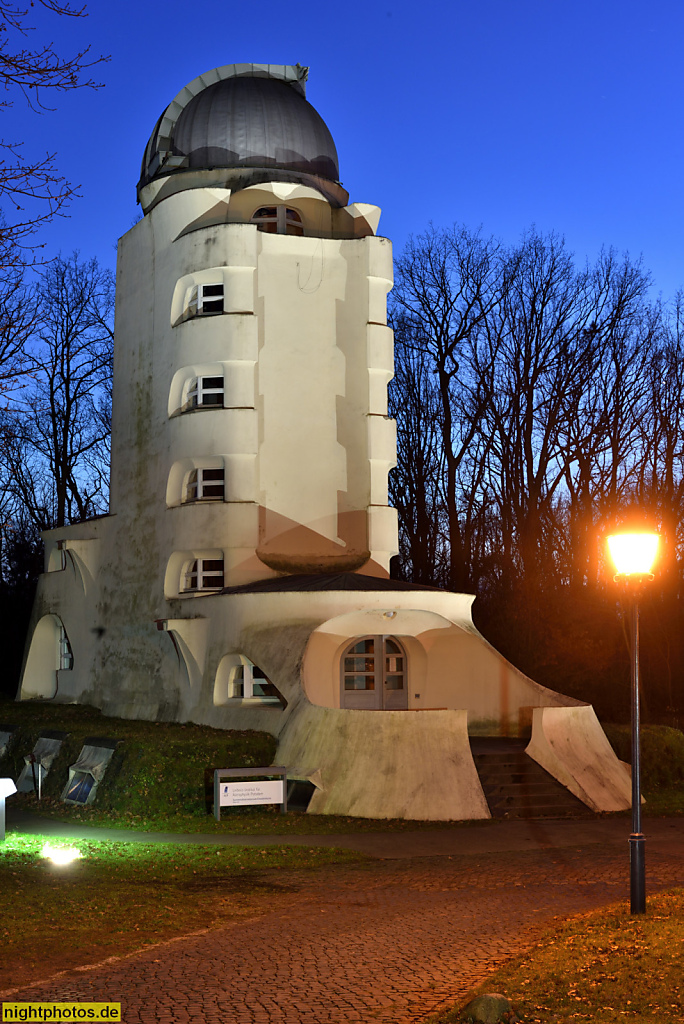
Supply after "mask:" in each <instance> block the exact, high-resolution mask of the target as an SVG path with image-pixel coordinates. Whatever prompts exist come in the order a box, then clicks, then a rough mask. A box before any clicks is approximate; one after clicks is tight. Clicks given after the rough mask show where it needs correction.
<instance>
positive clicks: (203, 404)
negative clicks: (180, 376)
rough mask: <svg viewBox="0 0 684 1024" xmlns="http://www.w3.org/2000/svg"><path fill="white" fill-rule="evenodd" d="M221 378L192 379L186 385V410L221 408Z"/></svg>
mask: <svg viewBox="0 0 684 1024" xmlns="http://www.w3.org/2000/svg"><path fill="white" fill-rule="evenodd" d="M223 392H224V382H223V377H222V376H221V377H213V376H212V377H193V378H192V379H191V380H190V381H189V383H188V391H187V397H186V400H185V408H186V409H211V408H217V407H218V408H223Z"/></svg>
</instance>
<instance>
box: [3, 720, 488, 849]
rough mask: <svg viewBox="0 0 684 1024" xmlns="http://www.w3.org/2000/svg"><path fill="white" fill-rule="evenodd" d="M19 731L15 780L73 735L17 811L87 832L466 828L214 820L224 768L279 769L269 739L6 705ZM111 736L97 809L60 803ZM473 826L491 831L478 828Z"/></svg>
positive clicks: (261, 817) (14, 803)
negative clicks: (41, 743)
mask: <svg viewBox="0 0 684 1024" xmlns="http://www.w3.org/2000/svg"><path fill="white" fill-rule="evenodd" d="M5 722H6V723H8V724H10V725H15V726H17V728H18V731H19V735H18V737H17V736H16V735H15V738H14V740H13V743H12V747H11V749H10V756H9V757H7V758H5V759H4V760H0V776H3V775H9V776H11V777H12V778H14V779H16V778H17V776H18V774H19V771H20V770H21V768H22V766H23V763H24V761H23V757H24V754H27V753H28V752H29V751H30V750H31V749H32V748H33V744H34V743H35V741H36V739H37V737H38V735H39V734H40V733H42V732H44V731H45V730H55V731H60V732H67V733H68V734H69V736H68V738H67V739H66V740H65V741H64V743H63V745H62V749H61V751H60V754H59V757H58V758H56V759H55V761H54V762H53V766H52V768H51V770H50V773H49V774H48V776H47V778H46V781H45V786H44V787H43V794H42V799H41V801H40V803H38V801H37V799H36V797H35V796H34V795H33V794H27V795H21V794H17V795H16V796H12V797H11V798H10V800H9V802H8V807H10V808H11V807H17V808H21V809H25V810H31V811H37V812H39V813H40V814H42V815H44V816H45V817H49V818H53V819H58V820H60V821H70V822H74V823H77V824H83V825H101V826H106V827H108V828H126V829H136V830H140V831H145V832H227V833H231V834H233V833H237V834H244V835H269V834H278V835H280V834H283V835H287V834H303V835H306V834H309V835H312V834H336V833H344V832H377V831H383V832H387V831H416V830H417V829H429V828H449V827H450V825H455V826H458V827H464V825H466V824H467V823H464V822H453V823H450V822H443V821H440V822H429V821H404V820H400V819H383V820H381V821H377V820H374V819H370V818H351V817H342V816H335V815H329V814H316V815H312V814H304V813H298V812H297V811H293V810H290V811H288V813H287V814H280V809H279V807H277V806H276V805H273V806H266V807H259V808H250V807H245V808H231V809H230V810H224V811H223V812H222V813H223V818H222V820H221V822H220V823H218V824H217V823H216V821H215V820H214V817H213V814H212V813H211V811H212V802H213V773H214V769H215V768H233V767H235V768H242V767H249V766H258V765H264V766H265V765H269V764H272V763H273V758H274V757H275V751H276V741H275V740H274V738H273V737H272V736H270V735H268V734H267V733H262V732H227V731H225V730H223V729H211V728H209V727H207V726H200V725H178V724H175V723H160V722H141V721H131V720H129V719H122V718H108V717H106V716H104V715H103V714H102V713H101V712H100V711H98V710H97V709H96V708H91V707H86V706H84V705H77V704H50V703H47V702H42V701H40V702H39V701H24V702H14V701H0V723H5ZM92 736H106V737H111V738H113V739H118V740H121V741H122V742H121V743H120V744H119V746H118V747H117V749H116V751H115V753H114V756H113V758H112V761H111V762H110V765H109V767H108V769H107V773H106V774H105V777H104V779H103V781H102V782H101V783H100V786H99V788H98V792H97V798H96V801H95V803H94V804H92V805H89V806H78V805H72V804H65V803H63V802H62V801H61V800H60V799H59V798H60V794H61V792H62V789H63V788H64V785H65V784H66V781H67V777H68V768H69V765H71V764H73V763H74V762H75V761H76V758H77V757H78V755H79V752H80V750H81V747H82V745H83V742H84V740H85V739H86V738H88V737H92ZM472 824H473V827H476V826H478V825H482V824H486V822H485V823H482V822H474V823H472Z"/></svg>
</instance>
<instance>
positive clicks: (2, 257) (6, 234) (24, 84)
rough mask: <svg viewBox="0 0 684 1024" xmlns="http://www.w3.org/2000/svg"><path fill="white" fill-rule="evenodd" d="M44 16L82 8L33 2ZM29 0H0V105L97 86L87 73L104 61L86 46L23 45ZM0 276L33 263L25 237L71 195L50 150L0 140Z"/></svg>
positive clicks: (39, 109) (50, 0)
mask: <svg viewBox="0 0 684 1024" xmlns="http://www.w3.org/2000/svg"><path fill="white" fill-rule="evenodd" d="M38 3H39V6H40V7H42V8H43V9H44V10H45V11H47V12H49V13H50V14H54V15H57V16H63V17H67V18H82V17H85V8H84V7H73V6H71V4H69V3H68V2H64V0H38ZM29 13H30V14H31V15H35V13H36V7H35V4H34V2H31V3H30V4H29V5H26V4H17V3H13V2H10V0H0V85H2V86H4V99H3V100H1V101H0V107H5V108H7V107H10V106H12V104H13V98H14V96H15V95H16V94H20V95H21V96H22V97H23V98H24V100H25V101H26V102H27V104H28V106H29V107H30V108H31V110H33V111H34V112H36V113H43V112H45V111H47V110H49V109H50V108H49V107H48V106H47V103H46V98H47V96H48V95H50V94H56V93H61V92H68V91H71V90H73V89H79V88H83V87H88V88H99V85H98V83H96V82H95V81H93V80H92V79H91V78H89V77H87V76H88V72H89V69H90V68H92V67H94V66H95V65H96V64H99V63H101V62H102V61H104V60H107V59H108V58H106V57H97V58H94V57H92V56H91V54H90V48H86V49H85V50H81V51H79V52H77V53H75V54H71V55H68V56H63V55H61V54H59V53H58V52H57V50H56V49H55V47H54V45H53V44H52V43H44V44H42V45H38V46H36V47H31V46H29V45H27V40H28V38H29V34H30V33H32V32H34V31H35V26H33V25H31V24H30V23H29V20H28V19H29ZM0 151H2V152H0V211H1V212H2V221H1V222H0V275H1V274H3V273H4V272H6V271H7V269H8V268H10V269H11V272H12V273H16V271H17V270H18V269H20V268H22V267H25V266H27V265H30V264H32V263H33V262H34V259H35V254H34V247H33V246H32V245H31V242H30V236H31V235H32V234H33V233H34V232H35V231H36V229H37V228H38V227H39V226H40V225H41V224H43V223H45V222H46V221H49V220H50V219H52V218H53V217H54V216H55V215H57V214H59V213H60V212H62V211H63V210H64V208H65V206H67V205H68V203H69V202H70V200H71V199H72V198H73V196H74V195H75V188H74V186H73V185H72V184H71V183H70V182H69V181H67V180H66V178H64V177H63V176H62V175H61V174H60V173H59V172H58V170H57V168H56V165H55V154H54V153H47V154H43V155H41V156H33V155H27V154H26V153H25V151H24V144H23V142H22V141H21V140H14V139H7V138H3V139H2V140H1V141H0Z"/></svg>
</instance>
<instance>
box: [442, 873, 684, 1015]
mask: <svg viewBox="0 0 684 1024" xmlns="http://www.w3.org/2000/svg"><path fill="white" fill-rule="evenodd" d="M479 991H480V992H501V993H503V994H504V995H505V996H507V998H508V999H509V1000H510V1002H511V1004H512V1005H513V1007H514V1009H515V1011H516V1013H517V1015H518V1016H519V1017H520V1018H521V1020H522V1021H523V1022H524V1024H582V1022H589V1021H591V1022H592V1024H612V1022H614V1021H636V1022H639V1024H640V1022H642V1021H653V1022H655V1021H681V1020H682V1019H684V889H675V890H672V891H670V892H665V893H659V894H658V895H656V896H649V897H648V906H647V912H646V914H644V915H639V916H631V915H630V913H629V907H628V905H627V904H624V905H619V906H614V907H611V908H608V909H605V910H599V911H594V912H592V913H591V914H587V915H583V916H581V917H577V918H573V919H572V920H571V921H569V922H568V923H567V924H565V925H564V926H562V927H561V928H559V929H557V930H554V931H552V932H549V933H548V934H547V935H545V936H544V937H543V938H542V939H541V940H540V941H539V942H538V943H537V944H536V946H535V947H534V948H533V949H532V950H531V951H530V953H529V954H528V955H527V956H525V957H522V958H520V959H518V960H516V961H514V962H513V963H511V964H508V965H507V966H506V967H504V968H502V969H501V970H499V971H497V972H496V974H493V975H492V976H491V977H490V978H489V979H488V981H487V982H486V984H485V985H483V986H481V987H480V989H479ZM467 1020H468V1017H467V1016H465V1015H464V1014H463V1012H462V1011H461V1010H458V1009H455V1010H452V1011H450V1012H449V1013H446V1014H442V1015H440V1016H438V1017H435V1018H432V1022H433V1024H447V1022H449V1024H451V1022H457V1021H458V1022H460V1021H467Z"/></svg>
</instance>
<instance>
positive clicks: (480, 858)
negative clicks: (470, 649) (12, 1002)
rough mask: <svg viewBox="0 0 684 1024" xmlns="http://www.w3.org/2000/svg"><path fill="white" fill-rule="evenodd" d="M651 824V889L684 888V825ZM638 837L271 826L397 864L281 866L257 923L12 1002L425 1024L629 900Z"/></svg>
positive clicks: (132, 1021) (593, 826) (148, 1012)
mask: <svg viewBox="0 0 684 1024" xmlns="http://www.w3.org/2000/svg"><path fill="white" fill-rule="evenodd" d="M646 824H647V835H648V837H649V838H648V853H647V873H648V885H649V889H650V890H651V891H653V890H654V889H655V888H656V887H657V888H660V887H663V886H669V885H676V884H678V885H682V884H684V854H683V852H682V851H683V850H684V820H682V819H678V820H677V819H674V820H669V821H668V820H657V821H656V820H653V821H648V822H647V823H646ZM70 831H71V832H72V833H73V832H74V831H75V830H74V829H71V830H70ZM88 831H89V833H90V830H88ZM98 831H100V830H98ZM116 831H117V838H121V834H120V833H118V830H116ZM628 832H629V822H628V821H627V820H626V819H617V820H598V821H581V822H567V821H555V822H554V821H543V822H541V821H535V822H500V823H496V824H493V825H491V826H488V827H475V826H469V827H464V828H462V829H452V830H444V831H440V832H434V833H431V832H416V833H393V834H388V833H380V834H372V833H369V834H365V835H362V836H359V835H355V836H349V835H347V836H325V837H321V836H317V837H313V836H301V837H294V836H291V837H287V838H286V837H282V836H277V837H268V840H269V841H275V842H279V843H281V842H283V841H284V840H285V841H288V842H295V841H302V842H304V843H306V845H307V846H309V847H310V846H312V845H314V843H316V842H322V843H324V844H325V845H345V846H352V847H353V848H354V849H364V850H365V851H366V852H375V853H376V856H377V855H379V856H381V857H383V858H387V859H384V860H377V861H373V862H371V863H370V864H361V865H358V866H355V865H354V866H351V867H349V866H345V867H344V868H329V869H325V870H324V871H321V872H317V873H316V874H314V875H306V876H305V875H304V874H297V873H294V874H293V875H292V876H289V875H288V876H285V875H284V873H283V874H281V873H279V875H278V882H279V883H280V885H281V886H282V891H281V892H280V893H279V894H278V895H277V898H276V899H274V901H273V905H272V907H271V908H270V909H265V910H263V911H262V912H260V913H259V915H258V916H257V917H255V918H254V919H252V920H249V921H241V922H238V923H236V924H234V925H232V926H229V927H226V928H222V929H219V930H216V931H208V932H206V933H203V934H197V935H193V936H186V937H183V938H182V939H178V940H174V941H172V942H168V943H164V944H162V945H159V946H156V947H152V948H148V949H147V950H145V951H144V952H141V953H136V954H133V955H131V956H128V957H124V958H121V959H118V960H114V961H110V962H107V963H104V964H99V965H98V964H95V965H92V966H89V967H88V968H85V969H81V970H78V971H70V972H68V973H66V974H64V975H62V976H60V977H58V978H55V979H52V980H47V981H46V982H44V983H41V984H38V985H34V986H31V987H30V988H26V989H23V990H21V991H17V992H13V993H12V995H11V998H12V999H16V1000H35V1001H38V1000H40V1001H51V1000H59V1001H70V1000H92V1001H105V1000H114V1001H120V1002H122V1004H123V1009H124V1020H125V1022H126V1024H148V1022H157V1021H158V1022H164V1024H176V1022H178V1024H185V1022H190V1021H196V1022H197V1024H202V1022H211V1024H214V1022H216V1024H218V1022H221V1024H224V1022H230V1024H233V1022H235V1024H243V1022H244V1024H271V1022H273V1024H281V1022H283V1024H352V1022H356V1024H374V1022H377V1024H418V1022H420V1021H424V1020H425V1018H426V1017H427V1016H428V1015H429V1014H430V1013H433V1012H434V1011H435V1010H436V1009H438V1008H439V1007H441V1006H443V1005H444V1004H446V1003H452V1002H458V1001H460V1000H462V999H463V998H464V997H465V996H466V995H467V993H468V991H469V989H470V988H471V987H472V986H473V985H475V984H477V983H478V982H479V981H481V980H483V979H484V978H486V977H487V975H488V974H489V973H490V972H491V970H492V969H493V967H495V966H496V964H497V963H500V962H502V961H503V960H506V959H508V958H509V957H510V956H511V955H512V954H515V953H517V952H520V951H522V950H523V949H525V948H526V947H527V946H529V944H530V943H531V942H532V941H534V938H535V936H537V935H538V934H539V932H540V930H541V929H542V928H544V927H546V926H548V925H549V924H552V923H553V922H554V921H557V920H559V919H563V918H565V917H567V916H569V915H571V914H577V913H581V912H584V911H588V910H591V909H593V908H594V907H598V906H601V905H604V904H606V903H610V902H613V901H616V900H620V899H624V898H625V897H626V896H627V888H628V852H627V837H628ZM128 838H129V839H130V840H131V841H135V840H134V838H133V837H131V836H129V837H128ZM180 838H181V837H176V839H180ZM183 838H184V839H187V838H188V837H183ZM214 838H215V839H216V838H218V837H214ZM230 838H231V837H221V839H222V840H223V839H230ZM252 838H253V839H254V840H255V841H256V842H258V843H263V842H264V837H252ZM192 840H198V841H199V840H200V837H192ZM239 841H240V842H244V841H245V840H244V839H243V838H241V839H240V840H239ZM371 847H373V849H371ZM285 883H287V884H285ZM3 995H4V997H5V999H7V998H8V993H4V994H3Z"/></svg>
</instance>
